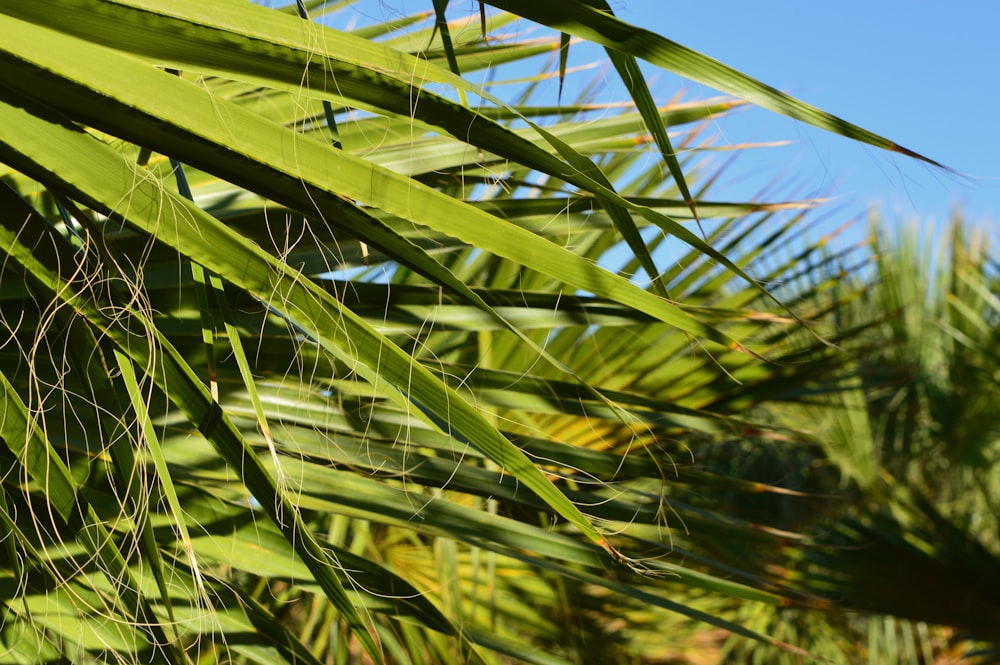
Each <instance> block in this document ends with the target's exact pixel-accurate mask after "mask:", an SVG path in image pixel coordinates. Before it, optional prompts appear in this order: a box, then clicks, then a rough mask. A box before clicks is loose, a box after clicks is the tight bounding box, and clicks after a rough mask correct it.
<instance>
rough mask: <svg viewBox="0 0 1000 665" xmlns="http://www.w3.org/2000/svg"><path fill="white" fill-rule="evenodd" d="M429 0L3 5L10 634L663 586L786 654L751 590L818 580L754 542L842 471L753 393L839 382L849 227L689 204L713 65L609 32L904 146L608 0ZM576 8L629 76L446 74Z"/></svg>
mask: <svg viewBox="0 0 1000 665" xmlns="http://www.w3.org/2000/svg"><path fill="white" fill-rule="evenodd" d="M445 4H446V3H434V8H435V9H436V10H437V19H438V20H436V21H434V20H431V21H427V20H426V19H427V18H428V17H427V16H426V15H421V16H413V17H409V18H402V19H399V20H397V21H393V22H391V23H386V24H382V25H375V26H368V27H365V28H363V29H360V30H357V31H355V32H354V33H345V32H336V31H333V30H330V29H328V28H324V27H321V26H319V25H315V24H314V23H311V22H309V21H306V20H302V19H303V17H304V16H307V15H308V13H309V12H313V13H314V14H315V13H317V12H319V11H322V10H324V9H331V8H333V7H334V6H333V5H331V6H330V7H327V3H323V2H314V3H303V4H299V5H298V6H297V7H291V6H290V7H288V8H286V10H285V11H283V12H276V11H270V10H266V9H264V8H261V7H258V6H255V5H251V4H247V3H241V2H228V1H225V2H223V1H214V2H210V3H205V2H187V1H175V2H170V3H156V2H147V1H143V0H115V1H109V2H96V1H92V0H59V1H53V2H36V3H8V4H7V5H4V6H2V7H0V31H2V34H3V35H4V40H3V42H4V43H3V44H2V46H0V59H2V62H0V161H2V162H3V163H4V164H6V165H7V169H8V170H7V171H6V172H5V173H4V174H3V180H4V187H3V189H2V190H0V196H2V197H3V206H2V219H0V226H2V229H0V245H2V247H3V250H4V252H5V260H4V263H3V266H4V270H3V273H2V282H0V285H2V287H3V290H2V293H3V305H2V307H3V310H2V311H3V321H4V325H5V328H6V329H7V331H8V339H7V343H6V344H5V346H4V347H3V355H2V356H0V360H2V366H0V368H2V376H3V380H2V381H0V384H2V387H3V391H2V394H3V411H4V419H3V422H2V424H0V438H2V439H3V441H4V443H5V446H6V449H5V450H4V451H3V455H4V458H5V469H6V473H5V476H4V482H3V485H2V489H3V492H0V522H2V524H3V529H4V530H5V531H4V532H5V536H6V537H5V538H4V540H3V543H4V545H3V549H2V555H0V556H2V557H3V559H2V560H3V574H4V580H5V583H6V584H7V588H8V591H9V593H8V594H7V595H6V596H5V598H6V599H7V600H5V601H4V612H5V616H4V623H3V626H4V628H3V631H2V633H0V639H2V640H3V642H4V644H5V645H6V646H7V651H6V653H5V654H4V656H3V658H4V659H6V660H9V661H11V662H64V661H71V662H88V661H90V662H97V661H104V660H121V661H142V662H153V661H155V662H194V661H198V662H201V661H204V662H212V661H217V660H218V661H228V660H233V661H241V662H243V661H245V662H264V663H272V662H280V661H282V660H284V661H289V662H310V663H314V662H324V661H326V662H346V661H348V660H359V661H360V660H361V659H363V658H367V659H370V660H374V661H390V662H404V663H405V662H413V663H421V662H456V661H474V662H480V661H483V662H507V661H509V660H510V659H519V660H524V661H528V662H545V663H554V662H588V661H589V662H611V661H618V662H621V661H624V660H625V659H626V658H639V657H640V656H641V654H643V653H645V654H652V653H653V650H654V649H659V650H660V651H661V652H662V651H663V645H662V643H659V644H658V643H657V641H658V640H659V638H657V637H654V636H659V635H662V628H663V626H664V625H666V624H665V623H664V622H667V621H674V622H676V619H675V618H669V617H677V616H681V617H686V618H687V619H691V620H695V621H697V622H699V623H698V625H699V626H700V628H698V629H697V630H698V631H700V632H699V634H698V635H696V636H695V637H693V638H692V639H698V640H701V642H700V644H701V645H702V648H703V649H709V648H711V649H717V648H720V647H721V644H722V640H721V637H720V636H719V635H720V633H718V632H714V633H708V641H707V643H706V641H705V635H706V633H705V632H704V626H705V625H706V624H707V625H709V626H712V627H714V630H717V629H722V630H723V631H729V632H730V633H732V634H735V635H738V636H740V637H741V638H742V639H746V638H752V639H754V640H756V642H755V644H765V645H773V646H775V647H776V648H778V649H781V650H784V652H786V653H790V654H795V655H796V657H801V656H803V653H802V652H801V651H800V650H798V648H797V647H796V646H794V645H793V644H786V643H785V641H788V642H799V641H800V640H799V639H798V636H796V635H790V636H788V637H787V638H786V640H785V641H783V640H781V639H776V638H774V637H771V636H770V633H771V632H772V631H771V629H770V628H767V630H765V631H763V632H761V631H755V630H753V629H751V628H748V627H747V624H746V623H745V622H744V621H743V619H742V618H741V615H740V612H743V611H746V608H757V609H759V608H761V607H783V606H786V605H788V604H789V603H797V604H803V605H816V604H818V603H817V602H816V598H815V595H816V590H815V589H813V588H812V587H811V586H810V585H809V584H802V585H801V586H802V588H792V586H791V585H790V584H788V583H787V580H777V581H776V580H775V579H774V578H773V576H769V575H768V574H767V572H766V570H765V569H763V568H761V567H760V565H762V564H765V563H770V564H772V565H773V563H774V562H773V561H772V560H770V559H769V557H768V554H769V553H773V552H774V551H775V550H776V544H777V543H779V542H781V543H784V544H786V545H789V546H792V545H794V544H796V543H801V544H802V545H803V546H804V545H805V544H807V540H806V538H805V536H804V535H802V532H804V530H805V528H806V527H808V526H811V520H810V519H806V518H807V517H809V516H812V515H814V514H817V512H818V511H817V508H816V506H817V505H825V503H824V502H825V499H821V498H817V497H816V496H797V497H796V501H794V502H792V501H788V500H782V499H780V497H790V496H792V495H793V494H794V493H795V492H796V491H806V492H810V493H812V494H818V493H817V492H816V489H817V488H824V491H825V489H826V488H833V487H836V484H837V482H839V480H840V478H841V477H842V476H844V475H847V471H846V470H845V469H843V468H839V469H837V470H835V471H830V470H827V467H824V466H822V465H824V464H825V463H826V461H827V460H828V458H832V457H833V455H832V454H831V453H830V449H829V448H828V447H824V441H825V440H826V439H824V438H823V437H822V436H820V435H819V434H818V433H817V432H815V431H810V428H807V427H803V426H802V424H801V422H800V421H799V422H796V421H795V420H794V419H793V418H791V417H790V416H788V415H787V414H785V413H784V412H783V411H782V410H781V409H780V408H778V407H777V406H776V405H779V404H798V403H802V402H804V401H810V397H812V396H817V395H818V396H825V395H829V394H831V393H832V394H835V395H837V397H836V398H832V399H847V398H845V397H842V395H844V394H846V393H844V392H843V391H842V390H841V388H842V386H841V381H842V379H843V378H844V377H845V376H848V375H849V374H851V373H856V371H857V365H856V361H855V360H854V359H853V358H852V357H851V356H849V355H847V354H842V353H838V352H837V350H836V349H834V348H832V347H831V343H837V344H840V345H846V344H847V343H848V342H851V341H852V340H854V339H866V338H865V337H864V335H863V334H862V333H867V332H869V331H870V330H871V329H872V328H873V326H874V325H875V323H874V322H872V321H870V320H867V319H859V320H857V321H851V322H849V324H846V325H843V324H842V322H841V321H840V320H839V319H838V318H837V317H839V316H841V314H839V313H840V312H842V311H844V308H845V307H850V303H851V301H852V299H854V298H857V297H859V296H858V291H856V290H854V289H853V288H850V287H845V285H844V284H842V283H840V279H839V278H840V276H841V271H842V270H843V269H844V266H849V265H850V261H852V260H854V258H853V257H854V256H856V255H855V254H852V253H850V252H844V253H841V254H832V255H831V254H824V253H823V250H822V249H821V244H822V243H820V242H816V243H811V242H809V241H808V240H805V239H804V238H803V236H802V235H801V233H802V232H801V231H800V228H801V226H802V225H801V223H800V222H801V219H802V215H803V214H804V210H805V209H806V208H808V204H806V203H799V204H796V203H794V202H793V203H786V202H782V203H771V204H762V203H718V202H713V201H712V199H711V196H710V187H711V185H712V183H713V178H714V177H715V175H716V174H715V173H714V172H713V171H712V170H711V169H710V168H707V169H706V167H705V165H704V163H703V162H701V161H699V160H700V159H701V152H700V150H699V148H700V147H701V146H703V145H704V143H703V139H701V138H700V136H699V134H698V132H697V131H696V130H690V129H685V131H684V132H683V133H681V132H678V131H677V130H678V128H681V127H684V126H685V125H687V124H690V123H696V122H697V121H699V120H702V119H705V118H709V117H712V118H715V117H718V116H719V115H720V114H724V113H725V112H726V111H727V110H728V109H730V108H732V107H733V106H734V105H736V104H738V102H735V101H732V100H709V101H705V102H699V103H688V104H682V103H674V104H670V105H666V106H657V105H656V104H655V103H654V102H653V100H652V98H651V96H650V94H649V91H648V90H647V88H646V86H645V84H644V83H643V82H642V77H641V75H639V71H638V68H637V65H636V62H635V59H634V58H635V57H642V58H644V59H646V60H648V61H650V62H652V63H653V64H656V65H659V66H663V67H667V68H669V69H671V70H673V71H676V72H678V73H680V74H682V75H685V76H688V77H691V78H693V79H694V80H698V81H701V82H703V83H707V84H709V85H713V86H716V87H718V88H720V89H721V90H723V91H724V92H728V93H732V94H735V95H737V96H739V97H742V98H744V99H747V100H749V101H751V102H753V103H756V104H760V105H762V106H765V107H767V108H771V109H772V110H779V111H781V112H784V113H787V114H788V115H791V116H792V117H795V118H798V119H801V120H803V121H806V122H811V123H814V124H817V125H818V126H821V127H825V128H827V129H831V130H834V131H837V132H839V133H842V134H845V135H846V136H849V137H851V138H854V139H856V140H861V141H865V142H868V143H870V144H873V145H876V146H879V147H883V148H886V149H892V150H896V151H899V152H903V153H904V154H909V155H912V156H916V157H919V156H918V155H915V154H914V153H912V152H910V151H909V150H906V149H904V148H901V147H899V146H896V145H895V144H893V143H891V142H890V141H887V140H885V139H882V138H881V137H878V136H875V135H872V134H870V133H868V132H865V131H864V130H862V129H860V128H857V127H854V126H853V125H850V124H848V123H845V122H843V121H842V120H839V119H837V118H834V117H832V116H829V115H828V114H825V113H823V112H821V111H819V110H817V109H814V108H812V107H809V106H807V105H805V104H803V103H801V102H799V101H797V100H794V99H792V98H790V97H788V96H786V95H783V94H782V93H779V92H778V91H776V90H774V89H771V88H768V87H766V86H764V85H762V84H760V83H757V82H756V81H753V80H751V79H749V78H747V77H744V76H742V75H740V74H738V73H737V72H735V71H733V70H730V69H728V68H726V67H725V66H723V65H720V64H719V63H716V62H714V61H711V60H709V59H707V58H704V57H702V56H699V55H698V54H696V53H693V52H691V51H688V50H686V49H684V48H683V47H681V46H679V45H677V44H674V43H673V42H670V41H668V40H665V39H663V38H661V37H658V36H656V35H652V34H650V33H647V32H644V31H642V30H640V29H638V28H634V27H632V26H628V25H626V24H624V23H621V22H619V21H618V20H617V19H615V18H614V17H613V15H612V14H611V13H610V11H609V10H608V9H607V7H606V5H604V4H603V3H595V2H579V1H571V0H560V1H559V2H555V1H553V2H547V3H537V2H536V3H528V2H524V3H522V2H513V1H510V2H493V3H490V4H492V5H493V6H494V7H497V8H500V9H503V10H507V11H509V12H511V13H510V14H504V13H498V14H490V15H489V16H485V14H484V16H485V18H484V19H483V22H482V23H481V22H480V20H479V17H478V16H473V17H471V19H470V20H459V21H456V22H452V23H448V22H446V21H444V20H443V18H444V17H443V11H444V5H445ZM296 14H298V16H296ZM515 15H520V16H523V17H525V18H527V19H529V20H533V21H537V22H539V23H541V24H544V25H547V26H549V27H552V28H555V29H556V30H557V31H561V33H562V35H563V36H562V37H560V36H558V35H554V36H553V39H552V40H551V41H541V42H520V41H517V40H516V39H513V38H510V37H502V36H501V35H502V32H500V31H501V30H502V29H503V26H504V25H506V24H507V23H508V22H509V21H511V20H512V19H513V18H514V16H515ZM568 35H573V36H575V37H578V38H583V39H588V40H591V41H593V42H596V43H598V44H601V45H603V46H606V47H608V57H609V59H610V61H611V63H612V64H613V65H614V67H615V69H616V71H617V72H618V73H619V74H620V75H621V77H622V79H623V81H624V82H625V83H626V87H627V89H628V92H629V94H630V95H631V97H632V101H633V106H631V107H628V108H620V109H619V108H614V107H612V108H608V107H602V106H597V105H592V104H589V103H587V101H588V100H587V99H586V98H583V99H581V100H578V101H576V102H574V103H565V104H558V105H555V106H553V105H551V100H537V99H535V98H534V97H531V96H530V95H525V96H524V97H522V98H520V99H506V100H501V99H498V98H497V97H496V96H495V95H494V94H493V93H492V90H493V89H492V88H487V89H483V88H481V87H478V86H474V85H472V84H470V83H469V82H468V81H467V80H466V79H464V78H462V75H463V74H467V73H468V72H471V71H475V70H476V69H477V68H483V67H486V66H491V67H497V66H498V65H502V64H503V63H505V62H509V61H514V60H517V59H520V58H527V57H531V56H533V55H537V54H539V53H545V52H550V53H551V52H553V51H554V50H556V49H557V48H561V49H562V52H565V48H567V45H568V44H569V41H568V37H567V36H568ZM552 68H553V69H554V70H556V71H558V74H559V76H560V77H561V76H564V75H565V59H563V60H562V64H561V65H556V64H553V65H552ZM500 71H501V72H502V70H500ZM501 75H502V74H501ZM542 102H545V103H542ZM667 128H670V129H671V130H672V131H673V132H674V133H673V135H669V134H668V133H667ZM637 146H643V147H647V146H648V148H649V150H644V151H640V150H637ZM650 155H652V156H653V157H655V159H653V160H650V159H649V157H650ZM699 226H701V227H703V229H704V231H703V232H699ZM622 247H625V248H627V249H626V250H625V253H624V256H625V259H624V262H625V265H623V266H621V267H620V268H619V269H616V268H612V267H611V266H613V265H614V262H615V261H616V260H618V261H621V260H622V259H619V258H618V257H621V256H623V253H622V252H623V250H622V249H621V248H622ZM974 321H975V320H974V317H970V318H969V325H970V326H972V327H975V323H974ZM861 399H863V400H864V399H868V393H867V392H862V393H861ZM822 406H823V407H824V408H829V406H830V405H829V401H826V402H823V403H822ZM778 457H780V458H781V460H780V461H781V462H782V464H781V465H780V468H782V469H784V470H788V469H794V470H797V471H796V472H797V473H798V474H799V476H800V477H795V478H789V477H786V478H784V479H783V480H785V481H787V482H784V483H779V482H777V481H778V480H779V478H775V477H768V476H767V474H766V473H765V471H766V468H767V465H768V464H771V463H773V462H774V460H775V459H777V458H778ZM861 459H862V458H861V457H860V456H859V457H857V460H861ZM970 459H971V458H970ZM754 460H756V462H754V463H755V464H757V466H756V467H753V466H752V465H751V466H749V467H748V461H750V462H753V461H754ZM818 465H820V467H821V468H819V469H818V470H817V466H818ZM748 468H757V469H758V470H759V471H760V472H761V473H760V474H759V476H758V477H754V474H750V473H747V469H748ZM867 478H868V480H872V479H873V478H874V476H873V475H870V476H869V477H867ZM796 485H797V486H796ZM790 486H794V487H790ZM862 489H863V490H867V489H868V487H867V486H865V487H862ZM984 496H986V495H985V494H984ZM747 497H756V498H757V499H758V500H756V501H751V500H750V499H748V498H747ZM760 497H764V498H763V499H760ZM736 506H740V508H739V509H737V508H736ZM776 510H778V511H779V513H778V514H776V513H775V511H776ZM821 512H822V514H833V513H834V512H835V511H834V510H833V509H831V508H829V507H826V508H824V510H823V511H821ZM901 528H902V527H901ZM794 549H795V551H796V552H798V551H799V548H798V547H796V548H794ZM821 551H822V552H826V551H827V550H821ZM816 565H818V566H819V565H822V561H820V562H819V563H817V564H816ZM817 570H821V569H817ZM816 576H817V579H819V578H820V573H816ZM803 591H805V592H806V594H807V595H803ZM855 604H856V605H862V603H861V602H860V601H858V602H856V603H855ZM868 609H873V610H875V611H879V612H885V611H893V609H892V608H884V607H871V608H868ZM916 618H920V617H916ZM686 630H691V629H690V628H686ZM765 633H766V634H765ZM681 643H682V642H681V640H679V639H678V640H677V644H678V645H680V644H681ZM671 648H672V647H671ZM654 655H655V654H654ZM660 655H661V656H662V657H664V658H666V657H668V656H670V657H673V656H672V655H670V654H668V653H661V654H660ZM674 655H676V654H674Z"/></svg>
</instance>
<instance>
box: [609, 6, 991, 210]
mask: <svg viewBox="0 0 1000 665" xmlns="http://www.w3.org/2000/svg"><path fill="white" fill-rule="evenodd" d="M614 7H615V9H616V12H617V13H618V14H619V16H620V17H621V18H623V19H625V20H628V21H629V22H632V23H635V24H638V25H642V26H643V27H648V28H649V29H651V30H654V31H656V32H658V33H660V34H662V35H664V36H666V37H668V38H670V39H673V40H675V41H678V42H680V43H683V44H685V45H686V46H689V47H691V48H694V49H696V50H699V51H701V52H702V53H705V54H706V55H710V56H712V57H714V58H716V59H718V60H722V61H723V62H725V63H727V64H729V65H731V66H733V67H736V68H737V69H740V70H741V71H743V72H745V73H747V74H750V75H752V76H755V77H756V78H758V79H761V80H763V81H765V82H766V83H769V84H771V85H773V86H775V87H777V88H779V89H781V90H784V91H786V92H789V93H791V94H794V95H796V96H798V97H801V98H803V99H805V100H806V101H808V102H810V103H813V104H815V105H817V106H819V107H821V108H823V109H825V110H827V111H830V112H832V113H835V114H837V115H839V116H841V117H843V118H844V119H846V120H850V121H851V122H854V123H856V124H859V125H861V126H863V127H865V128H866V129H870V130H872V131H875V132H877V133H880V134H882V135H884V136H887V137H888V138H890V139H892V140H895V141H896V142H897V143H900V144H902V145H904V146H906V147H909V148H911V149H913V150H916V151H917V152H920V153H922V154H925V155H927V156H929V157H931V158H933V159H936V160H937V161H939V162H942V163H944V164H946V165H947V166H949V167H951V168H953V169H955V170H956V171H958V172H960V173H961V174H963V175H962V176H960V177H955V176H952V175H949V174H947V173H942V172H940V171H937V170H935V169H931V168H928V167H925V166H923V165H920V164H918V163H916V162H913V161H911V160H907V159H904V158H899V157H896V156H893V155H889V154H887V153H884V152H881V151H878V150H875V149H870V148H865V147H861V146H859V145H857V144H854V143H852V142H850V141H847V140H844V139H841V138H839V137H835V136H832V135H828V134H825V133H823V132H820V131H814V130H811V129H806V128H803V127H802V126H801V125H797V124H796V123H794V122H792V121H789V120H785V119H783V118H780V117H778V116H776V115H774V114H771V113H767V112H763V111H752V112H749V113H744V114H741V116H740V117H736V118H731V119H729V120H727V121H726V124H725V125H724V126H723V127H722V130H723V131H724V132H725V135H726V138H727V139H729V140H732V141H742V140H756V141H770V140H779V139H791V140H792V141H794V144H793V145H792V146H789V147H787V148H781V149H778V150H772V151H770V152H771V153H772V154H771V155H764V154H761V155H755V156H754V159H755V160H761V163H762V164H766V163H773V164H774V165H775V166H774V167H772V169H767V168H764V169H763V170H771V172H772V173H773V172H774V170H773V169H774V168H778V169H780V168H781V165H782V164H788V163H793V164H795V165H796V166H797V168H799V169H801V170H802V176H803V184H804V185H806V186H811V187H815V188H816V190H817V192H818V193H829V194H833V195H836V196H839V197H840V199H841V200H842V201H844V202H845V203H847V204H852V205H853V206H859V207H862V208H863V207H865V206H867V205H868V204H871V203H875V204H878V205H879V206H880V207H882V209H883V210H885V211H886V212H887V213H891V214H890V215H888V217H890V218H894V219H899V218H906V219H909V218H913V217H918V216H919V217H920V218H922V219H924V220H925V221H938V222H939V221H941V220H943V219H946V218H947V216H948V213H949V211H950V209H951V208H952V206H954V205H961V206H963V208H964V209H965V211H966V214H967V216H968V217H969V218H971V219H973V220H978V221H981V222H983V223H984V224H986V223H989V222H990V221H991V220H992V219H996V218H997V216H998V213H1000V157H998V154H997V152H998V149H1000V122H998V114H997V106H998V101H1000V92H998V91H997V76H996V73H995V69H996V66H997V64H998V63H1000V39H998V38H997V29H998V27H1000V3H995V2H988V1H971V2H949V3H942V2H929V1H926V0H916V1H914V0H910V1H909V2H903V1H901V0H878V1H877V2H870V1H868V2H862V1H859V0H839V1H838V2H836V3H813V2H792V1H791V0H785V1H780V2H779V1H772V2H753V3H748V2H737V1H735V0H713V2H703V3H697V2H693V3H672V2H669V3H668V2H662V1H661V0H619V1H618V2H617V3H616V4H615V5H614ZM654 76H655V75H654ZM672 84H675V82H670V84H668V82H667V81H666V80H664V82H663V84H662V85H661V84H656V87H657V89H659V90H661V91H663V92H666V91H667V90H669V88H670V87H671V85H672ZM690 92H691V94H693V95H699V96H703V95H708V94H711V91H710V90H708V89H705V88H703V87H700V86H692V87H691V88H690ZM760 152H762V153H764V152H768V151H760ZM991 226H992V225H991Z"/></svg>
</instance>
